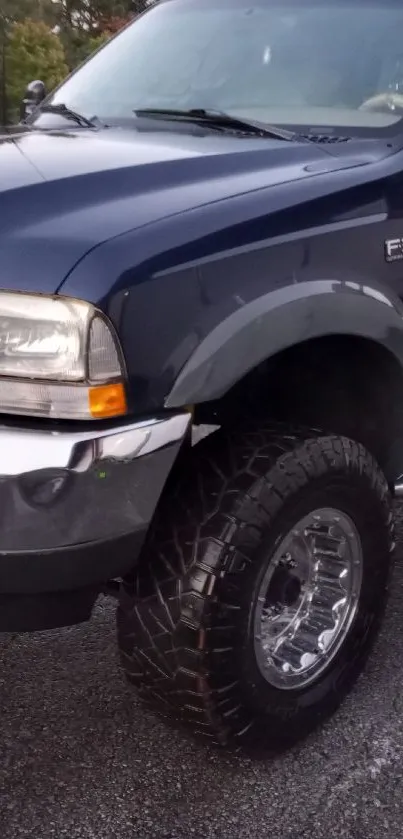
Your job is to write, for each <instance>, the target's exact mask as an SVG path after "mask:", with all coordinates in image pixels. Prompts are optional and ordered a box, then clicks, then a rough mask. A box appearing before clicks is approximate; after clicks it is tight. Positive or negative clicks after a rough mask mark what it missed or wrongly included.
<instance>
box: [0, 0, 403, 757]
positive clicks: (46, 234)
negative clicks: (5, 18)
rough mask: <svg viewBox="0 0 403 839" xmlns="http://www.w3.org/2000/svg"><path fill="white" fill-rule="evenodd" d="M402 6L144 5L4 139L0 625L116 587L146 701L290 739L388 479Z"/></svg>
mask: <svg viewBox="0 0 403 839" xmlns="http://www.w3.org/2000/svg"><path fill="white" fill-rule="evenodd" d="M402 33H403V7H402V5H401V2H396V0H321V2H317V1H316V0H298V1H297V0H281V1H280V0H162V2H159V3H156V4H155V5H153V6H152V7H151V8H150V9H149V10H148V11H147V12H146V13H145V14H143V15H142V16H141V17H139V18H137V20H136V21H135V22H134V23H133V24H132V25H131V26H129V27H128V28H126V29H125V30H124V31H123V32H122V33H121V34H120V35H118V36H117V37H116V38H114V39H113V40H112V41H111V42H109V43H108V44H107V45H106V46H105V47H104V48H103V49H101V50H100V51H99V52H98V53H97V54H96V55H95V56H94V57H93V58H92V59H91V60H90V61H89V62H87V63H86V64H84V65H83V66H82V67H81V68H80V69H79V70H78V71H77V72H76V73H75V74H73V75H72V76H71V77H70V78H69V79H68V80H67V81H66V82H65V83H64V84H62V85H61V86H60V88H59V89H58V90H57V91H56V92H54V93H53V94H51V95H48V94H47V93H46V91H45V90H44V87H43V85H42V84H41V83H39V82H36V83H32V84H31V85H30V86H29V88H28V89H27V95H26V98H25V101H24V106H23V114H22V120H21V123H20V125H18V126H17V127H15V128H8V129H4V131H3V133H2V137H1V140H0V255H1V258H0V286H1V291H0V410H1V413H2V420H1V427H0V463H1V466H0V522H1V529H0V629H1V630H2V631H17V632H19V631H30V630H39V629H47V628H52V627H57V626H65V625H72V624H74V623H75V622H80V621H83V620H86V619H88V618H89V617H90V615H91V611H92V607H93V605H94V603H95V601H96V599H97V597H98V595H99V594H100V593H101V592H105V591H107V592H110V593H113V594H114V595H115V596H116V597H117V598H118V599H119V606H118V643H119V648H120V653H121V661H122V665H123V668H124V670H125V672H126V674H127V677H128V679H129V680H130V682H132V683H133V684H135V685H136V686H138V688H139V690H140V694H141V696H143V697H144V699H145V700H147V701H151V702H152V704H153V705H155V706H156V707H160V708H162V709H164V710H165V711H168V713H170V714H172V716H174V717H175V718H177V719H179V720H185V721H187V722H190V723H191V725H192V726H193V728H194V729H195V730H197V731H198V732H201V733H205V734H206V735H210V736H212V737H213V738H214V739H215V740H216V741H218V742H219V743H222V744H226V743H228V744H235V745H236V744H238V743H239V744H240V745H241V744H244V745H245V748H253V747H260V746H264V747H268V748H269V749H282V748H284V747H287V746H289V745H291V744H292V743H294V742H295V741H296V740H297V739H298V738H300V737H303V736H304V735H306V734H307V733H308V732H309V731H310V730H312V729H313V728H314V727H315V726H316V725H317V724H318V723H320V722H321V720H323V719H325V718H326V717H327V716H328V715H329V714H330V713H331V712H332V711H333V710H334V709H335V708H336V707H337V706H338V705H339V703H340V702H341V700H342V699H343V697H344V695H345V694H346V693H347V691H348V690H349V689H350V688H351V686H352V685H353V683H354V681H355V679H356V678H357V676H358V674H359V673H360V671H361V670H362V667H363V666H364V663H365V660H366V658H367V655H368V653H369V651H370V649H371V647H372V645H373V642H374V639H375V637H376V632H377V629H378V627H379V624H380V621H381V617H382V614H383V609H384V605H385V599H386V593H387V588H388V580H389V574H390V569H391V555H392V549H393V515H392V503H393V496H394V495H399V494H401V493H402V492H403V483H402V481H401V480H400V478H401V476H402V474H403V303H402V300H403V46H402Z"/></svg>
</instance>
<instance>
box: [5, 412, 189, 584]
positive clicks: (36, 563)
mask: <svg viewBox="0 0 403 839" xmlns="http://www.w3.org/2000/svg"><path fill="white" fill-rule="evenodd" d="M189 425H190V415H189V414H177V415H175V416H171V417H168V418H166V419H163V420H158V419H155V420H150V421H148V422H142V423H136V424H134V425H127V426H121V427H118V428H113V429H111V430H109V431H80V432H65V431H60V432H55V431H32V430H23V429H21V428H19V429H16V428H10V427H7V428H6V427H2V428H0V593H4V592H26V591H29V592H32V591H55V590H60V589H62V590H63V589H69V588H70V589H71V588H75V587H78V586H80V585H90V584H93V583H96V582H98V581H99V582H101V581H102V580H103V579H106V578H107V577H104V575H105V574H107V575H108V576H112V575H114V576H119V575H120V574H122V573H125V572H126V571H127V570H128V568H129V567H131V565H133V564H134V561H135V555H134V547H133V546H134V542H133V541H131V537H132V536H133V537H134V536H135V535H136V534H137V535H138V536H139V537H141V539H143V538H144V535H145V533H146V532H147V529H148V526H149V524H150V522H151V520H152V518H153V515H154V511H155V507H156V505H157V503H158V500H159V497H160V495H161V492H162V489H163V486H164V484H165V481H166V479H167V477H168V475H169V472H170V469H171V467H172V465H173V462H174V460H175V458H176V456H177V453H178V450H179V448H180V445H181V442H182V440H183V438H184V436H185V435H186V432H187V430H188V428H189ZM126 537H129V541H127V538H126ZM122 539H123V540H125V539H126V541H124V544H125V545H128V546H129V548H130V550H129V551H128V550H125V551H124V552H123V553H124V556H123V554H122V552H121V553H119V548H118V546H119V545H121V544H123V542H121V540H122ZM130 546H131V547H130ZM88 548H92V550H91V551H89V550H88ZM130 551H131V552H130ZM90 554H91V561H88V562H87V556H90ZM97 556H98V564H97ZM95 578H96V579H95Z"/></svg>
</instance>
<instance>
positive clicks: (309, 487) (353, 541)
mask: <svg viewBox="0 0 403 839" xmlns="http://www.w3.org/2000/svg"><path fill="white" fill-rule="evenodd" d="M391 550H392V514H391V508H390V497H389V492H388V487H387V484H386V481H385V479H384V477H383V475H382V473H381V472H380V470H379V468H378V466H377V465H376V463H375V461H374V460H373V458H372V456H371V455H370V454H368V452H367V451H366V450H365V449H364V448H363V447H362V446H361V445H359V444H357V443H354V442H352V441H351V440H348V439H345V438H342V437H333V436H327V437H321V436H318V435H317V434H316V433H315V432H308V433H307V432H296V433H295V432H294V431H291V430H287V429H284V428H279V427H273V426H272V425H270V426H266V427H260V428H258V429H250V430H246V431H243V432H239V431H238V432H233V433H226V434H224V433H221V432H218V433H217V434H215V435H213V436H212V437H211V438H208V439H207V440H206V441H204V442H203V443H200V444H199V445H198V446H196V447H195V449H194V450H193V451H192V452H191V453H190V454H189V462H188V463H187V464H186V469H185V470H184V471H183V472H182V474H181V476H180V479H178V481H177V484H176V486H175V491H173V492H172V493H167V496H166V497H165V499H164V501H163V503H162V504H161V507H160V509H159V511H158V515H157V520H156V522H155V525H154V527H153V531H152V533H151V535H150V538H149V540H148V543H147V544H146V546H145V549H144V553H143V557H142V560H141V562H140V565H139V567H138V569H137V571H136V574H135V577H134V578H133V579H131V580H127V581H126V583H125V585H124V586H123V588H122V593H121V602H120V608H119V611H118V634H119V645H120V650H121V660H122V664H123V667H124V670H125V672H126V674H127V677H128V679H129V680H130V681H131V682H132V683H134V684H135V685H137V686H138V687H139V688H140V692H141V694H142V695H143V696H145V697H146V698H148V699H151V700H152V702H153V703H154V704H156V705H157V706H159V707H160V708H162V709H164V711H165V713H167V712H168V713H169V714H171V715H173V716H175V717H176V718H180V719H184V720H186V721H187V722H189V723H191V725H192V726H193V728H194V729H195V730H197V731H199V732H202V733H207V734H210V735H213V736H214V738H215V739H216V740H217V741H218V742H220V743H222V744H226V743H229V742H231V741H232V742H235V743H239V744H241V743H242V742H243V743H245V745H247V746H252V747H255V746H258V747H261V746H265V747H269V748H270V749H272V750H278V749H283V748H285V747H288V746H291V745H292V744H293V743H295V742H296V741H297V740H299V739H300V738H302V737H304V736H306V735H307V734H308V733H309V732H310V731H311V730H312V729H313V728H314V727H316V726H317V725H318V724H319V723H320V722H321V721H323V720H324V719H325V718H326V717H328V716H329V715H330V714H331V713H332V712H333V711H334V710H335V709H336V708H337V706H338V705H339V704H340V702H341V701H342V699H343V697H344V696H345V694H346V693H347V692H348V690H349V689H350V688H351V686H352V685H353V683H354V682H355V680H356V679H357V677H358V675H359V673H360V672H361V670H362V668H363V665H364V663H365V660H366V658H367V655H368V652H369V651H370V649H371V646H372V644H373V641H374V638H375V636H376V630H377V628H378V626H379V623H380V617H381V615H382V613H383V609H384V604H385V594H386V590H387V582H388V576H389V570H390V564H391V563H390V556H391Z"/></svg>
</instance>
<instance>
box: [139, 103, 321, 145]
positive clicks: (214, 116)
mask: <svg viewBox="0 0 403 839" xmlns="http://www.w3.org/2000/svg"><path fill="white" fill-rule="evenodd" d="M133 113H135V114H136V116H138V117H151V118H153V117H155V118H156V119H158V118H159V119H172V120H180V121H181V120H183V121H188V120H189V121H191V122H197V123H201V124H205V125H209V126H211V127H212V128H223V129H226V128H228V129H229V130H230V131H240V132H244V133H245V134H254V135H255V136H257V137H271V138H272V139H273V138H274V139H276V140H300V139H301V141H302V142H309V140H305V139H303V138H300V136H299V135H298V134H295V132H294V131H286V130H285V129H283V128H278V127H277V126H276V125H268V124H267V123H263V122H255V121H254V120H249V119H248V120H246V119H241V118H240V117H235V116H231V114H227V113H225V111H215V110H213V109H211V108H208V109H205V108H191V109H189V110H180V109H178V110H176V109H169V108H136V109H135V110H134V112H133Z"/></svg>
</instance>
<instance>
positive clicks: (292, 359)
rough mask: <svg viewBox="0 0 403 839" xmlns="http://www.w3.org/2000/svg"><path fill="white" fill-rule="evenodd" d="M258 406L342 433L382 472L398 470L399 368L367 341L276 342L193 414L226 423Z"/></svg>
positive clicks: (402, 393) (402, 454)
mask: <svg viewBox="0 0 403 839" xmlns="http://www.w3.org/2000/svg"><path fill="white" fill-rule="evenodd" d="M261 412H262V413H263V412H264V414H265V416H270V417H272V418H273V419H276V420H285V421H290V420H291V421H293V422H297V423H301V424H303V425H309V426H313V427H315V428H323V429H324V430H325V431H332V432H335V433H338V434H345V435H346V436H349V437H351V438H352V439H355V440H358V441H359V442H361V443H363V444H364V445H365V446H366V447H367V448H368V449H369V450H370V451H371V452H372V453H373V454H374V456H375V457H376V458H377V460H378V462H379V463H380V465H381V467H382V468H383V469H384V471H385V472H386V474H387V476H388V477H389V479H390V480H394V479H395V478H396V477H398V476H399V475H400V474H402V473H403V432H402V431H401V418H403V371H402V368H401V367H400V364H399V362H398V361H397V359H396V358H395V357H394V356H393V355H392V353H391V352H389V351H388V350H387V349H385V348H384V347H383V346H381V345H380V344H377V343H376V342H374V341H371V340H368V339H365V338H358V337H355V336H345V335H340V336H339V335H334V336H326V337H323V338H315V339H313V340H310V341H306V342H304V343H302V344H298V345H296V346H294V347H291V348H290V349H287V350H284V351H283V352H281V353H279V354H277V355H275V356H273V357H272V358H270V359H268V360H267V361H266V362H264V364H262V365H260V366H259V367H258V368H256V369H254V370H252V371H251V372H250V373H248V374H247V375H246V376H245V377H244V378H243V379H242V380H241V381H240V382H238V383H237V384H236V385H235V386H234V387H233V388H231V390H230V391H229V392H228V393H226V394H225V396H223V397H222V398H221V399H220V400H218V401H216V402H211V403H204V404H203V405H198V406H196V409H195V422H196V423H200V422H201V423H208V424H217V425H228V424H233V423H238V422H239V421H242V420H243V419H245V416H246V415H250V414H251V413H253V414H259V413H261Z"/></svg>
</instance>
